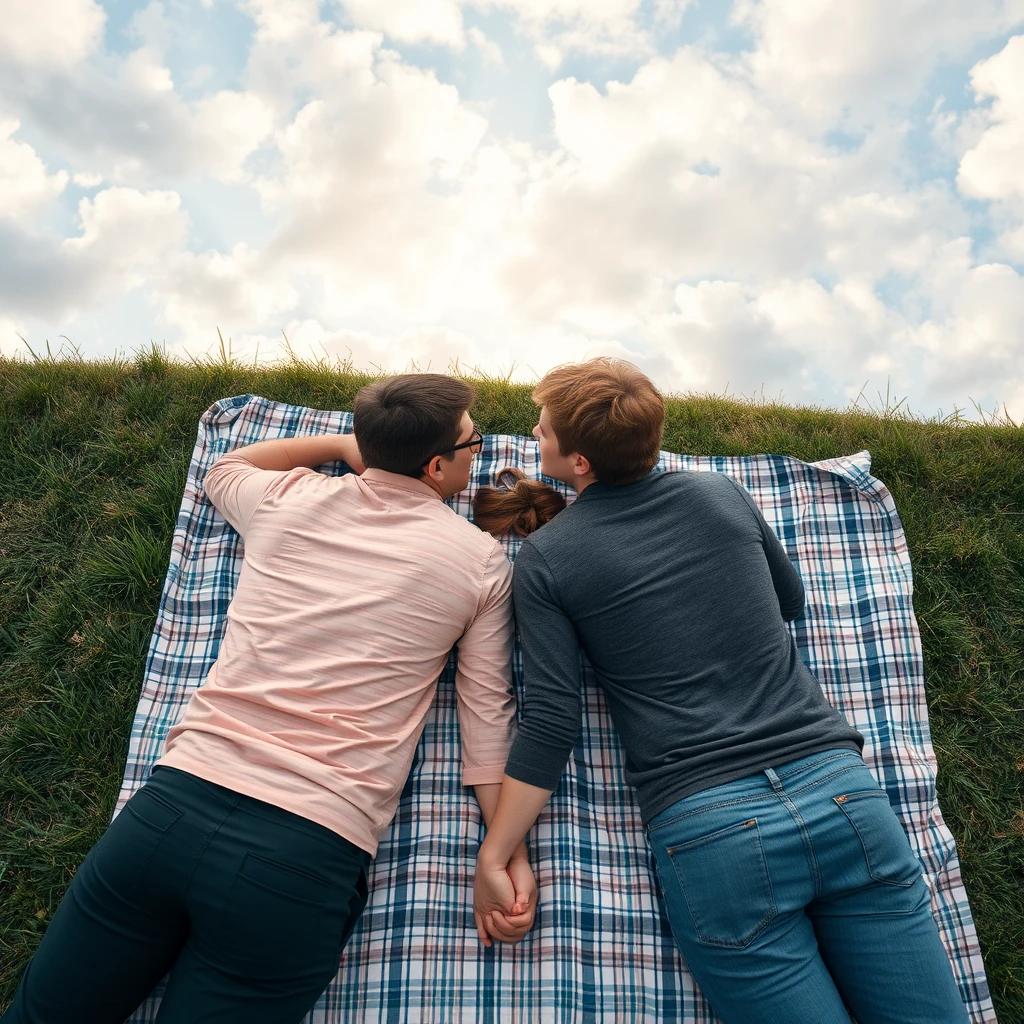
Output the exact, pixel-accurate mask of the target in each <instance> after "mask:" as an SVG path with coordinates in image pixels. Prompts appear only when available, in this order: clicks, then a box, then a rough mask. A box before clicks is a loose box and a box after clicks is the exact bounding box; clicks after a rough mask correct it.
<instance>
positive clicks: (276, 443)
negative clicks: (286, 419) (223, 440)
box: [234, 434, 366, 473]
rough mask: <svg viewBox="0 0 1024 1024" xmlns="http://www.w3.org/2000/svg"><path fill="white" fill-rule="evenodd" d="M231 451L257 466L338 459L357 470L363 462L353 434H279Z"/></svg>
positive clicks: (278, 466)
mask: <svg viewBox="0 0 1024 1024" xmlns="http://www.w3.org/2000/svg"><path fill="white" fill-rule="evenodd" d="M234 454H237V455H239V456H241V457H242V458H243V459H245V460H246V461H248V462H251V463H252V464H253V465H254V466H256V467H257V468H259V469H273V470H287V469H295V467H296V466H308V467H309V468H310V469H313V468H314V467H316V466H321V465H323V464H324V463H325V462H334V461H335V460H337V459H340V460H342V461H343V462H345V463H346V464H347V465H349V466H351V467H352V469H353V470H354V471H355V472H357V473H362V471H363V470H364V469H365V468H366V467H365V466H364V465H363V460H362V457H361V456H360V454H359V448H358V446H357V445H356V439H355V435H354V434H318V435H316V436H313V437H282V438H278V439H276V440H273V441H257V442H256V444H249V445H246V446H245V447H243V448H236V449H235V451H234Z"/></svg>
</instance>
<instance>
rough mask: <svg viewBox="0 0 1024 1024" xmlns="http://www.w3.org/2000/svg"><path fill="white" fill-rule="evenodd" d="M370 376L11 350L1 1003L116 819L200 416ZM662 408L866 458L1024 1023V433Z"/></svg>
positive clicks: (1007, 1008)
mask: <svg viewBox="0 0 1024 1024" xmlns="http://www.w3.org/2000/svg"><path fill="white" fill-rule="evenodd" d="M370 379H371V377H370V375H367V374H360V373H355V372H339V371H337V370H334V369H331V368H330V367H328V366H326V365H324V364H321V365H311V364H304V363H300V362H293V363H292V364H289V365H285V366H282V367H280V368H269V369H268V368H263V369H256V368H253V367H246V366H242V365H239V364H236V363H232V362H231V361H229V360H222V361H220V362H217V363H209V364H205V365H200V364H193V365H187V364H176V363H169V362H167V361H166V360H165V359H164V358H163V357H162V356H161V355H160V354H159V353H158V352H156V351H151V352H149V353H148V354H142V355H140V356H138V357H136V358H135V359H134V360H132V361H125V360H115V361H110V362H86V361H82V360H66V359H41V360H37V361H35V362H31V363H24V362H18V361H12V360H6V359H2V358H0V813H2V821H3V826H2V829H0V893H2V899H0V1007H2V1006H5V1005H6V1004H7V1002H8V1001H9V999H10V996H11V994H12V992H13V988H14V985H15V983H16V981H17V978H18V976H19V975H20V972H21V970H22V968H23V966H24V964H25V962H26V960H27V958H28V957H29V955H30V954H31V952H32V950H33V949H34V948H35V946H36V944H37V942H38V938H39V936H40V935H41V934H42V932H43V930H44V929H45V927H46V922H47V920H48V919H49V917H50V915H51V914H52V912H53V911H54V909H55V908H56V906H57V903H58V902H59V900H60V897H61V895H62V894H63V892H64V890H65V888H66V886H67V884H68V882H69V881H70V879H71V877H72V875H73V873H74V871H75V869H76V867H77V865H78V864H79V862H80V861H81V860H82V859H83V858H84V856H85V854H86V853H87V851H88V850H89V848H90V847H91V846H92V844H93V843H94V842H95V841H96V839H97V838H98V837H99V836H100V834H101V833H102V832H103V830H104V828H105V827H106V825H107V823H108V821H109V818H110V815H111V812H112V809H113V805H114V799H115V795H116V792H117V788H118V782H119V779H120V776H121V771H122V768H123V765H124V760H125V755H126V751H127V747H128V735H129V728H130V724H131V720H132V715H133V712H134V710H135V706H136V702H137V699H138V692H139V685H140V682H141V678H142V672H143V667H144V662H145V656H146V650H147V646H148V642H149V638H150V634H151V631H152V628H153V623H154V619H155V617H156V612H157V606H158V602H159V597H160V589H161V584H162V581H163V577H164V573H165V571H166V567H167V557H168V553H169V549H170V542H171V535H172V533H173V529H174V523H175V518H176V514H177V510H178V506H179V504H180V501H181V494H182V490H183V488H184V483H185V475H186V469H187V465H188V460H189V456H190V454H191V451H192V447H193V445H194V443H195V437H196V425H197V420H198V418H199V416H200V415H201V414H202V412H203V411H204V410H205V409H206V408H207V407H208V406H209V405H210V403H211V402H213V401H215V400H216V399H218V398H223V397H226V396H229V395H237V394H242V393H246V392H253V393H256V394H261V395H265V396H266V397H268V398H272V399H276V400H279V401H288V402H295V403H299V404H303V405H310V406H315V407H318V408H333V409H350V408H351V407H352V399H353V397H354V395H355V393H356V391H357V390H358V389H359V387H361V386H362V385H363V384H364V383H366V381H368V380H370ZM474 384H475V386H476V387H477V389H478V391H479V393H480V400H479V402H478V404H477V406H476V407H475V408H474V417H475V419H476V420H477V422H478V423H480V424H481V425H482V428H483V429H484V430H486V431H488V432H507V433H520V434H525V433H529V430H530V428H531V427H532V425H533V423H534V422H535V418H534V407H533V405H532V403H531V401H530V389H529V387H528V386H522V385H513V384H509V383H508V382H506V381H502V380H493V379H488V380H482V379H475V380H474ZM667 404H668V415H667V420H666V427H665V440H664V445H663V446H664V447H665V448H667V449H669V450H672V451H680V452H689V453H697V454H711V453H717V454H752V453H757V452H775V453H780V454H788V455H793V456H796V457H797V458H800V459H804V460H809V461H811V460H817V459H823V458H827V457H831V456H835V455H839V454H848V453H851V452H855V451H858V450H860V449H862V448H867V449H869V450H870V451H871V453H872V456H873V472H874V473H875V474H876V475H877V476H879V477H880V478H881V479H882V480H884V481H885V482H886V484H887V485H888V486H889V488H890V489H891V490H892V493H893V495H894V497H895V500H896V505H897V507H898V509H899V510H900V515H901V517H902V519H903V524H904V527H905V528H906V533H907V538H908V542H909V545H910V552H911V557H912V561H913V568H914V580H915V594H914V606H915V609H916V612H917V617H918V621H919V623H920V626H921V634H922V639H923V644H924V655H925V670H926V679H927V687H928V705H929V709H930V713H931V725H932V732H933V737H934V742H935V747H936V751H937V754H938V759H939V766H940V774H939V796H940V800H941V804H942V808H943V811H944V814H945V816H946V820H947V821H948V823H949V825H950V827H951V828H952V830H953V833H954V835H955V836H956V839H957V844H958V846H959V849H960V856H961V860H962V863H963V871H964V877H965V879H966V884H967V891H968V895H969V896H970V900H971V905H972V907H973V909H974V914H975V919H976V921H977V925H978V930H979V932H980V935H981V943H982V950H983V953H984V956H985V962H986V966H987V968H988V974H989V980H990V983H991V986H992V989H993V994H994V997H995V1002H996V1008H997V1011H998V1013H999V1016H1000V1020H1001V1021H1002V1022H1003V1024H1012V1022H1024V667H1022V666H1024V429H1022V428H1020V427H1014V426H1009V425H984V424H981V425H970V424H965V423H962V422H960V423H951V422H948V421H947V422H937V421H918V420H913V419H911V418H909V416H907V415H905V414H900V413H899V412H898V411H896V412H892V411H890V412H888V413H886V414H881V415H875V414H869V413H864V412H861V411H855V410H854V411H850V412H830V411H823V410H820V409H797V408H790V407H786V406H782V405H775V404H769V403H759V404H757V403H741V402H734V401H729V400H726V399H722V398H708V397H693V396H690V397H673V398H670V399H669V400H668V403H667Z"/></svg>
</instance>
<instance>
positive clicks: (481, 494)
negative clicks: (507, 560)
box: [473, 466, 565, 537]
mask: <svg viewBox="0 0 1024 1024" xmlns="http://www.w3.org/2000/svg"><path fill="white" fill-rule="evenodd" d="M495 482H496V483H497V485H498V486H497V487H482V488H480V490H479V491H477V493H476V497H475V498H474V499H473V517H474V519H475V521H476V524H477V526H479V527H480V529H481V530H485V531H487V533H492V534H495V535H501V534H506V533H515V534H517V535H518V536H520V537H526V536H529V534H531V533H533V532H534V530H538V529H540V527H542V526H543V525H544V524H545V523H547V522H549V521H550V520H551V519H553V518H554V517H555V516H556V515H557V514H558V513H559V512H561V511H562V509H564V508H565V498H563V497H562V495H561V494H559V493H558V491H556V490H554V489H553V488H551V487H548V485H547V484H543V483H541V482H540V481H539V480H530V479H529V478H528V477H527V476H526V474H525V473H524V472H523V471H522V470H521V469H519V468H518V467H516V466H507V467H506V468H505V469H502V470H501V471H499V472H498V474H497V476H496V477H495Z"/></svg>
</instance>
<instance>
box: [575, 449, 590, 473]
mask: <svg viewBox="0 0 1024 1024" xmlns="http://www.w3.org/2000/svg"><path fill="white" fill-rule="evenodd" d="M575 458H576V461H575V462H574V463H573V464H572V471H573V473H575V474H576V476H586V475H587V474H588V473H589V472H590V459H588V458H587V457H586V455H580V453H579V452H577V453H576V456H575Z"/></svg>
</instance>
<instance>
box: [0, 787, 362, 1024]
mask: <svg viewBox="0 0 1024 1024" xmlns="http://www.w3.org/2000/svg"><path fill="white" fill-rule="evenodd" d="M369 862H370V855H369V854H368V853H367V852H366V851H365V850H361V849H359V848H358V847H357V846H354V845H353V844H352V843H350V842H348V841H347V840H345V839H343V838H342V837H341V836H339V835H337V834H336V833H334V832H332V831H330V830H329V829H327V828H324V827H323V826H322V825H318V824H317V823H315V822H312V821H309V820H308V819H306V818H301V817H299V816H297V815H295V814H292V813H291V812H289V811H285V810H282V809H281V808H279V807H274V806H272V805H271V804H267V803H263V802H262V801H260V800H254V799H252V798H250V797H247V796H242V795H241V794H239V793H235V792H233V791H232V790H230V789H225V788H224V787H222V786H218V785H215V784H213V783H211V782H207V781H206V780H204V779H200V778H197V777H196V776H194V775H190V774H188V773H186V772H182V771H178V770H176V769H174V768H166V767H157V768H156V769H154V771H153V774H152V775H151V777H150V779H149V780H148V781H147V782H146V784H145V785H144V786H143V787H142V788H141V789H140V790H139V791H138V792H137V793H136V794H135V795H134V796H133V797H132V798H131V800H130V801H129V802H128V803H127V805H126V806H125V807H124V809H123V810H122V812H121V813H120V814H119V815H118V816H117V817H116V818H115V819H114V821H113V822H112V823H111V825H110V827H109V828H108V829H107V831H106V832H105V833H104V835H103V836H102V838H101V839H100V841H99V842H98V843H97V844H96V845H95V846H94V847H93V848H92V850H91V851H90V852H89V855H88V856H87V857H86V858H85V860H84V861H83V862H82V865H81V867H80V868H79V870H78V873H77V874H76V875H75V877H74V879H73V880H72V882H71V885H70V887H69V888H68V891H67V893H66V894H65V896H64V899H63V900H62V901H61V904H60V906H59V907H58V908H57V912H56V914H54V917H53V920H52V921H51V922H50V925H49V927H48V928H47V930H46V933H45V935H44V936H43V940H42V942H41V944H40V946H39V948H38V950H37V951H36V953H35V956H34V957H33V958H32V960H31V961H30V962H29V965H28V967H27V968H26V969H25V973H24V975H23V976H22V979H21V983H20V985H19V986H18V990H17V992H16V993H15V996H14V1001H13V1002H12V1003H11V1006H10V1007H9V1009H8V1010H7V1012H6V1013H5V1014H4V1015H3V1017H2V1018H0V1024H122V1022H123V1021H124V1019H125V1018H126V1017H128V1016H129V1015H130V1014H131V1013H132V1012H133V1011H134V1010H135V1009H136V1007H138V1005H139V1004H140V1003H141V1002H142V1001H143V999H145V998H146V996H147V995H149V993H150V991H151V990H152V989H153V987H154V986H155V985H156V984H157V982H159V981H160V979H161V978H162V977H164V975H165V974H167V973H168V972H170V978H169V980H168V984H167V989H166V992H165V993H164V997H163V1002H162V1003H161V1007H160V1013H159V1017H158V1018H157V1019H158V1021H159V1024H214V1022H217V1024H228V1022H231V1024H235V1022H237V1024H270V1022H274V1024H295V1022H298V1021H300V1020H301V1019H302V1018H303V1016H304V1015H305V1014H306V1013H307V1012H308V1011H309V1009H310V1008H311V1007H312V1006H313V1004H314V1003H315V1002H316V1000H317V998H318V996H319V995H320V994H321V992H323V990H324V989H325V988H326V987H327V985H328V983H329V982H330V981H331V979H332V978H333V977H334V975H335V974H336V973H337V970H338V961H339V959H340V955H341V951H342V949H343V948H344V946H345V943H346V942H347V941H348V938H349V935H350V934H351V932H352V929H353V927H354V925H355V923H356V920H357V919H358V917H359V915H360V914H361V913H362V910H363V907H364V906H365V904H366V896H367V890H366V868H367V865H368V864H369Z"/></svg>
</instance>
